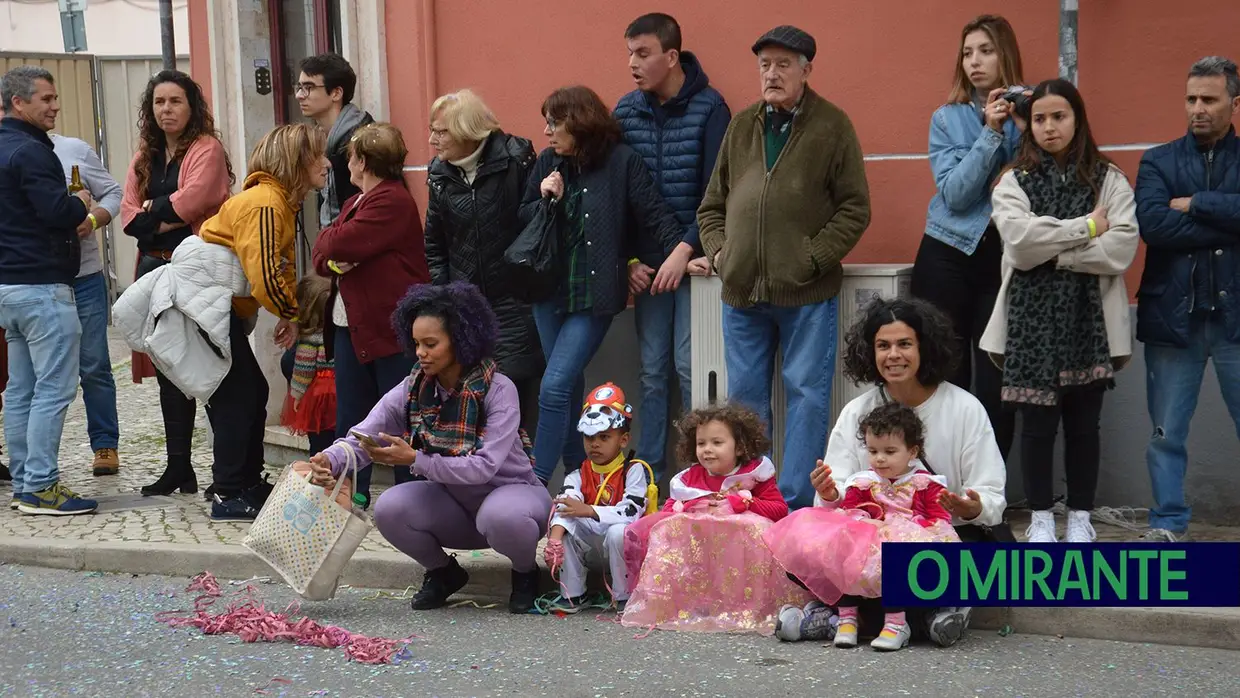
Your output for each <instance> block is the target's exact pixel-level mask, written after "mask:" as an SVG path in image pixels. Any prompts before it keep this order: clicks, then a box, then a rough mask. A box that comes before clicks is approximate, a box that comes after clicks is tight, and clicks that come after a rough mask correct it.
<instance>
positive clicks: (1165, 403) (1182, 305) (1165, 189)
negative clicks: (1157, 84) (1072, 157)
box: [1136, 56, 1240, 542]
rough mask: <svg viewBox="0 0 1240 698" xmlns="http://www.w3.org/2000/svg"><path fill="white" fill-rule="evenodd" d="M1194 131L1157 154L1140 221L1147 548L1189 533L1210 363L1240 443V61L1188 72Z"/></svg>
mask: <svg viewBox="0 0 1240 698" xmlns="http://www.w3.org/2000/svg"><path fill="white" fill-rule="evenodd" d="M1185 104H1186V106H1187V110H1188V124H1189V129H1188V134H1187V135H1185V136H1184V137H1183V138H1181V139H1179V140H1176V141H1172V142H1170V143H1167V144H1165V145H1161V146H1159V147H1157V148H1153V149H1151V150H1149V151H1147V152H1146V153H1145V155H1144V157H1142V158H1141V168H1140V170H1139V171H1138V173H1137V187H1136V197H1137V219H1138V222H1139V223H1140V226H1141V237H1142V239H1144V240H1145V243H1146V245H1148V246H1149V250H1148V252H1147V253H1146V256H1145V273H1144V274H1142V276H1141V290H1140V291H1139V292H1138V294H1137V295H1138V301H1137V339H1138V340H1140V341H1141V342H1143V343H1144V344H1145V362H1146V364H1147V369H1148V370H1147V373H1146V375H1147V378H1146V393H1147V400H1148V402H1149V411H1150V420H1151V421H1152V422H1153V425H1154V433H1153V436H1152V437H1151V439H1150V443H1149V447H1148V448H1147V450H1146V465H1147V466H1148V467H1149V471H1150V484H1151V487H1152V489H1153V492H1154V506H1153V507H1152V508H1151V509H1150V517H1149V523H1150V531H1149V532H1148V533H1146V534H1145V537H1146V538H1147V539H1149V540H1160V541H1170V542H1175V541H1178V540H1183V539H1184V537H1185V535H1186V534H1187V531H1188V522H1189V517H1190V515H1191V509H1190V508H1189V507H1188V506H1187V505H1186V504H1185V501H1184V474H1185V471H1186V470H1187V466H1188V452H1187V449H1186V442H1187V440H1188V429H1189V424H1190V422H1191V421H1192V418H1193V411H1194V410H1195V409H1196V407H1197V396H1198V394H1199V393H1200V392H1201V378H1202V374H1203V373H1204V372H1205V368H1206V362H1207V361H1209V360H1210V359H1213V360H1214V369H1215V371H1216V372H1217V373H1218V377H1219V385H1220V387H1221V388H1222V391H1223V400H1224V402H1226V403H1227V409H1228V412H1229V413H1230V414H1231V418H1232V420H1233V421H1234V422H1235V423H1236V432H1237V434H1238V435H1240V140H1238V139H1237V138H1236V129H1235V127H1234V126H1232V123H1231V122H1232V119H1234V118H1235V117H1236V116H1237V114H1240V76H1238V75H1237V73H1236V64H1235V63H1234V62H1232V61H1230V60H1227V59H1226V58H1221V57H1218V56H1211V57H1209V58H1203V59H1201V60H1200V61H1197V63H1195V64H1194V65H1193V67H1192V68H1191V69H1190V70H1189V73H1188V94H1187V100H1186V102H1185Z"/></svg>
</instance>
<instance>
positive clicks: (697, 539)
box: [622, 405, 808, 635]
mask: <svg viewBox="0 0 1240 698" xmlns="http://www.w3.org/2000/svg"><path fill="white" fill-rule="evenodd" d="M677 428H678V430H679V431H680V443H679V446H678V453H677V455H678V456H679V458H680V460H681V462H688V463H693V465H691V466H690V467H689V468H688V469H686V470H683V471H681V472H680V473H678V474H677V475H676V476H675V477H674V478H672V482H671V497H670V499H668V501H667V504H666V505H665V506H664V507H663V511H661V512H659V513H657V514H652V515H650V516H646V517H643V518H641V519H639V520H638V521H636V522H635V523H633V524H630V525H629V527H628V529H627V530H626V531H625V545H624V556H625V561H626V563H627V564H628V568H629V580H630V581H631V582H635V586H634V588H633V592H632V595H631V596H630V597H629V603H628V605H627V607H626V608H625V611H624V615H623V617H622V622H623V623H624V624H625V625H630V626H641V627H657V628H661V629H665V630H697V631H703V632H737V631H741V632H756V633H759V634H762V635H770V634H772V633H773V632H774V631H775V615H776V613H777V612H778V610H779V608H780V607H781V606H782V605H784V604H786V603H794V602H798V601H799V602H800V603H804V602H806V601H808V595H806V594H805V593H804V592H803V591H802V590H801V589H799V588H798V587H796V585H794V584H793V583H792V582H791V581H790V580H789V579H788V577H787V575H785V574H784V571H783V569H782V568H780V566H779V565H778V564H777V563H776V562H775V559H774V558H773V557H772V556H771V553H770V551H769V550H768V549H767V547H766V544H765V543H764V542H763V538H762V535H763V533H764V532H765V531H766V530H767V529H768V528H770V527H771V525H772V523H773V522H775V521H778V520H780V519H782V518H784V517H785V516H787V515H788V505H787V504H786V503H785V502H784V499H783V496H782V495H781V494H780V492H779V488H778V487H777V486H776V484H775V465H774V464H773V463H772V462H771V461H770V459H769V458H766V457H765V456H763V455H762V454H763V453H765V452H766V451H767V450H769V449H770V440H769V439H768V438H767V437H766V429H765V428H764V426H763V424H762V421H761V419H760V418H759V417H758V415H757V414H755V413H754V412H752V411H750V410H748V409H745V408H742V407H738V406H731V405H729V406H720V407H709V408H703V409H697V410H694V411H693V412H690V413H689V414H688V415H687V416H686V417H685V418H684V419H683V420H681V421H680V423H679V424H677Z"/></svg>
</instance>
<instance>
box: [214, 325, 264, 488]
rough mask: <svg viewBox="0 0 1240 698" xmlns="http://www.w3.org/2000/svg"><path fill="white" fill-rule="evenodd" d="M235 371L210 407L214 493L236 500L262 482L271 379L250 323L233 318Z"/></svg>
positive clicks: (230, 330) (231, 337)
mask: <svg viewBox="0 0 1240 698" xmlns="http://www.w3.org/2000/svg"><path fill="white" fill-rule="evenodd" d="M228 340H229V345H230V346H231V347H232V367H231V368H229V369H228V375H226V376H224V380H223V382H221V383H220V387H219V388H217V389H216V391H215V394H214V395H212V396H211V401H210V402H209V403H207V419H209V420H210V421H211V431H212V435H213V437H214V443H213V448H214V451H215V464H214V465H212V467H211V472H212V475H213V476H214V478H215V493H216V494H217V495H219V496H220V497H224V498H227V497H233V496H236V495H238V494H240V493H241V492H243V491H244V490H247V489H249V488H251V487H254V486H255V485H257V484H258V483H259V482H261V481H262V474H263V432H264V430H265V429H266V424H267V379H266V378H265V377H264V376H263V372H262V369H260V368H259V366H258V359H256V358H254V351H253V350H252V349H250V341H249V339H248V338H247V337H246V335H245V324H244V323H243V322H242V320H241V318H239V317H237V315H236V314H235V313H234V314H233V316H232V322H231V323H230V324H229V328H228Z"/></svg>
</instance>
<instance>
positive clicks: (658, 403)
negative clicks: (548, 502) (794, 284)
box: [615, 13, 732, 478]
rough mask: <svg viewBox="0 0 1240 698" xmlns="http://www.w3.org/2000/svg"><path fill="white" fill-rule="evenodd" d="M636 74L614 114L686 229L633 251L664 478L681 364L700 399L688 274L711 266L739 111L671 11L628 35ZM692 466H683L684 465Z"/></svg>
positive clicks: (647, 434) (642, 452)
mask: <svg viewBox="0 0 1240 698" xmlns="http://www.w3.org/2000/svg"><path fill="white" fill-rule="evenodd" d="M624 38H625V42H626V43H627V44H628V49H629V72H630V73H631V74H632V76H633V81H634V82H635V83H636V85H637V89H636V90H633V91H632V92H630V93H628V94H626V95H625V96H624V97H622V98H620V102H619V104H617V105H616V110H615V116H616V119H617V120H618V121H619V122H620V128H621V131H622V133H623V135H624V142H625V143H626V144H628V145H629V147H631V148H633V149H634V150H636V151H637V152H638V153H641V155H642V159H643V160H644V161H645V163H646V167H647V168H648V169H649V170H650V174H651V176H653V177H654V180H655V184H657V185H658V187H659V194H660V195H661V196H662V197H663V199H664V200H665V201H667V203H668V205H670V206H671V207H672V210H673V211H674V212H675V213H676V219H677V220H678V221H679V222H680V224H681V225H682V226H684V229H685V234H684V238H683V239H682V241H681V242H680V244H679V245H677V246H676V248H675V249H674V250H672V252H671V254H666V253H665V252H664V250H663V247H662V244H661V243H660V241H658V240H655V239H653V238H652V237H649V236H647V237H643V238H641V239H639V241H638V246H637V248H636V249H634V250H631V254H630V255H629V257H630V260H631V261H630V263H629V291H631V292H632V293H633V295H634V299H633V302H634V306H635V307H634V310H635V313H634V317H635V319H636V321H637V340H638V344H639V345H640V347H641V387H642V392H641V404H640V406H639V408H638V413H639V414H640V415H641V421H642V432H641V439H640V440H639V441H638V444H637V457H638V458H640V459H642V460H644V461H646V462H648V463H650V465H651V467H652V468H653V469H654V473H655V476H656V477H658V478H661V477H662V475H663V470H664V453H665V452H666V450H667V418H668V404H667V403H668V400H667V398H668V392H669V387H670V386H671V377H672V376H671V374H672V367H673V366H675V369H676V374H677V376H678V377H679V379H680V397H681V403H682V405H683V407H684V409H685V411H688V409H689V405H690V397H691V391H692V388H691V384H690V374H691V361H692V357H691V355H690V350H689V348H690V345H689V329H690V317H689V305H690V295H689V283H688V279H686V278H685V273H686V271H688V272H689V273H695V274H706V273H708V272H709V270H710V265H709V264H707V263H706V257H705V256H703V254H702V246H701V243H700V242H699V241H698V228H697V209H698V206H699V205H700V204H701V203H702V195H703V194H704V193H705V192H706V185H707V184H708V183H709V182H710V175H711V172H712V171H713V170H714V169H715V159H716V158H717V156H718V155H719V146H720V145H721V144H722V143H723V135H724V133H726V132H727V130H728V122H729V121H730V120H731V119H732V114H731V112H730V111H729V110H728V105H727V103H726V102H724V99H723V95H721V94H719V92H718V91H716V90H715V88H713V87H711V86H710V79H709V78H707V77H706V72H705V71H704V70H702V66H701V64H699V63H698V60H697V58H696V57H695V56H694V55H693V54H692V53H689V52H688V51H681V50H680V43H681V37H680V25H679V24H677V22H676V20H675V19H674V18H672V17H671V16H669V15H666V14H662V13H652V14H647V15H642V16H641V17H638V18H637V19H635V20H633V22H632V23H631V24H630V25H629V26H628V28H627V29H626V30H625V32H624ZM682 465H684V464H682Z"/></svg>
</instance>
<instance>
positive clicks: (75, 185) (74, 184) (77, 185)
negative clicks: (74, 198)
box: [69, 165, 86, 194]
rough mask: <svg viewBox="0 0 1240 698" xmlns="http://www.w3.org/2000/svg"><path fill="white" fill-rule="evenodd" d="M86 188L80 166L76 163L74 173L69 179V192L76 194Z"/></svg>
mask: <svg viewBox="0 0 1240 698" xmlns="http://www.w3.org/2000/svg"><path fill="white" fill-rule="evenodd" d="M85 188H86V186H85V185H83V184H82V173H81V172H79V171H78V166H77V165H74V166H73V174H72V175H71V177H70V179H69V193H70V194H76V193H78V192H80V191H82V190H83V189H85Z"/></svg>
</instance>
